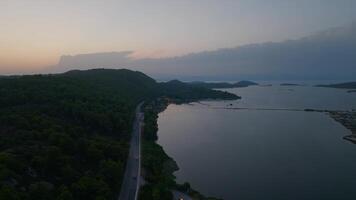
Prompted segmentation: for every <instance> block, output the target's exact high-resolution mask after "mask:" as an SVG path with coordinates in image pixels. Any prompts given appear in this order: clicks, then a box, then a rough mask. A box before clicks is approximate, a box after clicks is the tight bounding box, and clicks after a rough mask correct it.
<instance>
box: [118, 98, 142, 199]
mask: <svg viewBox="0 0 356 200" xmlns="http://www.w3.org/2000/svg"><path fill="white" fill-rule="evenodd" d="M142 104H143V102H141V103H140V104H138V105H137V107H136V111H135V112H136V117H135V121H134V124H133V128H132V136H131V141H130V150H129V155H128V158H127V163H126V169H125V174H124V179H123V182H122V185H121V190H120V196H119V200H137V198H138V192H139V189H140V177H141V131H142V124H143V117H144V115H143V113H142V112H141V107H142Z"/></svg>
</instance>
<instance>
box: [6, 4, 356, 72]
mask: <svg viewBox="0 0 356 200" xmlns="http://www.w3.org/2000/svg"><path fill="white" fill-rule="evenodd" d="M355 20H356V1H354V0H294V1H292V0H289V1H288V0H269V1H266V0H235V1H232V0H231V1H230V0H226V1H222V0H195V1H191V0H182V1H167V0H152V1H135V0H127V1H126V0H122V1H120V0H115V1H114V0H112V1H110V0H100V1H99V0H97V1H94V0H76V1H73V0H58V1H57V0H52V1H48V0H1V1H0V29H1V30H0V52H1V53H0V74H8V73H10V74H11V73H27V72H31V71H35V70H40V69H41V68H44V67H47V66H50V65H55V64H57V62H58V60H59V57H60V56H61V55H76V54H83V53H95V52H112V51H116V52H119V51H126V50H131V51H134V53H133V55H131V56H132V57H134V58H143V57H153V58H159V57H170V56H176V55H182V54H187V53H191V52H199V51H205V50H214V49H219V48H227V47H236V46H240V45H245V44H249V43H259V42H266V41H283V40H287V39H294V38H299V37H303V36H306V35H308V34H311V33H313V32H318V31H321V30H324V29H327V28H331V27H337V26H344V25H345V24H348V23H351V22H353V21H355Z"/></svg>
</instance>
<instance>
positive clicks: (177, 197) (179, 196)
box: [172, 190, 193, 200]
mask: <svg viewBox="0 0 356 200" xmlns="http://www.w3.org/2000/svg"><path fill="white" fill-rule="evenodd" d="M172 194H173V200H181V199H183V200H193V199H192V198H191V197H190V196H188V195H187V194H185V193H182V192H179V191H177V190H172Z"/></svg>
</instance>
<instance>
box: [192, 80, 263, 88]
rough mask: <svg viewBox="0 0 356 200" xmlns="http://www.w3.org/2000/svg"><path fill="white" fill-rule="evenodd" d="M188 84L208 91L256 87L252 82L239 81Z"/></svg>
mask: <svg viewBox="0 0 356 200" xmlns="http://www.w3.org/2000/svg"><path fill="white" fill-rule="evenodd" d="M188 84H190V85H192V86H197V87H203V88H210V89H221V88H241V87H248V86H253V85H258V83H255V82H252V81H239V82H236V83H228V82H201V81H195V82H188Z"/></svg>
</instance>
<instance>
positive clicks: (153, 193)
mask: <svg viewBox="0 0 356 200" xmlns="http://www.w3.org/2000/svg"><path fill="white" fill-rule="evenodd" d="M171 101H172V100H171V99H166V98H158V99H155V100H154V101H151V102H149V103H148V104H146V105H145V110H144V112H145V127H144V133H143V134H144V135H143V138H144V142H143V148H142V149H143V151H142V154H143V160H142V161H143V162H142V165H143V168H144V178H145V180H146V181H147V183H146V185H145V186H143V187H142V188H141V190H140V199H142V200H167V199H172V192H171V191H172V190H178V191H181V192H184V193H187V194H189V195H190V196H191V197H192V198H193V199H197V200H216V199H215V198H207V197H205V196H203V195H202V194H200V193H199V192H197V191H195V190H194V189H192V188H191V187H190V185H189V183H184V184H182V185H180V184H177V183H176V182H175V176H174V175H173V173H174V172H175V171H177V170H178V169H179V168H178V165H177V163H176V162H175V161H174V160H173V159H172V158H171V157H169V156H168V155H167V154H166V153H165V152H164V150H163V148H162V147H161V146H160V145H158V144H157V143H156V140H157V131H158V125H157V119H158V114H159V113H160V112H161V111H163V110H164V109H165V108H166V107H167V105H168V104H169V103H170V102H171ZM173 102H174V101H173ZM174 103H175V102H174ZM179 103H180V101H179Z"/></svg>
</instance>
